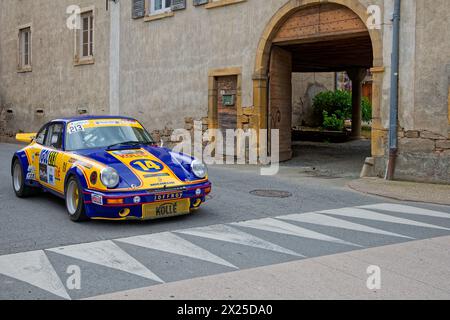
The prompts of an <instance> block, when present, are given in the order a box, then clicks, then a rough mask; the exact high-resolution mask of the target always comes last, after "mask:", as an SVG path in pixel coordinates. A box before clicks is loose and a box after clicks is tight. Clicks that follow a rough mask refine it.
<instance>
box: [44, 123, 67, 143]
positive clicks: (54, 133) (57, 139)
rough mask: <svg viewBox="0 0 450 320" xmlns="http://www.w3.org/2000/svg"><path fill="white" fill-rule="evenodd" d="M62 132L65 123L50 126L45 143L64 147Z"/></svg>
mask: <svg viewBox="0 0 450 320" xmlns="http://www.w3.org/2000/svg"><path fill="white" fill-rule="evenodd" d="M62 132H63V125H62V124H61V123H55V124H52V125H50V126H49V127H48V134H47V138H46V139H45V145H46V146H47V147H51V148H54V149H62V137H63V136H62Z"/></svg>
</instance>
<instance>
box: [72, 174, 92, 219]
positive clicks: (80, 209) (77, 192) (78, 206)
mask: <svg viewBox="0 0 450 320" xmlns="http://www.w3.org/2000/svg"><path fill="white" fill-rule="evenodd" d="M66 208H67V212H68V213H69V217H70V219H71V220H72V221H75V222H80V221H86V220H88V219H89V218H88V217H87V216H86V213H85V208H84V201H83V192H82V189H81V186H80V183H79V181H78V179H76V178H75V177H73V176H72V177H70V178H69V180H68V181H67V185H66Z"/></svg>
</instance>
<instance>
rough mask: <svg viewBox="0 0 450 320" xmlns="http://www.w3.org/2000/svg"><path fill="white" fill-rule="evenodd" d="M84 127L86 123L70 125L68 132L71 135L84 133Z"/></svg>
mask: <svg viewBox="0 0 450 320" xmlns="http://www.w3.org/2000/svg"><path fill="white" fill-rule="evenodd" d="M84 125H85V123H81V122H73V123H71V124H69V126H68V127H67V132H69V134H74V133H77V132H82V131H84Z"/></svg>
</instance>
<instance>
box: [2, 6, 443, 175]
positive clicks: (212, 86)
mask: <svg viewBox="0 0 450 320" xmlns="http://www.w3.org/2000/svg"><path fill="white" fill-rule="evenodd" d="M393 3H394V0H328V1H321V0H215V1H213V0H211V1H204V0H185V1H183V0H181V1H180V0H172V1H165V0H163V1H157V0H116V1H110V0H108V1H106V0H58V1H54V0H20V1H18V0H1V1H0V111H1V115H0V117H1V118H0V134H1V136H2V139H3V140H7V139H8V137H12V136H13V135H14V134H15V133H16V132H20V131H25V132H26V131H35V130H37V129H38V128H39V127H40V126H41V125H42V124H43V123H44V122H45V121H47V120H49V119H53V118H58V117H61V116H68V115H74V114H83V113H89V114H121V115H128V116H133V117H136V118H138V119H139V120H141V121H142V122H143V124H144V125H145V126H146V127H147V128H149V129H150V131H153V134H154V135H155V138H156V139H160V138H161V139H165V140H169V139H170V135H171V132H172V130H174V129H176V128H188V129H190V128H192V126H193V121H195V120H198V121H201V122H202V124H203V128H204V129H206V128H216V127H221V126H222V125H223V124H224V123H226V125H227V126H229V125H234V126H236V128H255V129H264V128H267V127H268V126H272V122H273V119H274V114H276V115H277V117H275V120H277V118H278V120H279V123H278V125H280V127H281V129H282V130H285V131H286V130H287V131H290V130H291V127H290V126H293V125H295V122H296V116H297V120H298V114H299V111H298V109H296V108H295V106H296V100H295V96H301V95H302V94H303V93H301V94H296V90H300V92H305V89H304V88H305V87H304V86H305V81H306V82H308V78H310V77H311V74H314V73H317V74H318V76H317V77H318V78H320V77H323V74H322V72H338V71H346V70H350V69H351V70H353V69H355V68H370V69H371V71H372V74H373V83H372V104H373V108H374V110H373V133H372V156H373V163H374V165H375V166H374V170H373V174H374V175H380V176H383V175H384V172H385V166H386V165H385V164H386V160H387V135H388V130H389V98H390V70H391V68H390V63H391V59H390V58H391V57H390V56H391V51H392V50H391V48H392V21H391V18H392V13H393ZM73 5H76V6H78V7H79V8H80V9H81V10H80V14H81V16H82V17H85V16H86V15H87V16H89V15H91V16H92V20H89V19H87V20H83V23H82V24H84V23H85V22H86V25H82V26H80V27H81V31H80V30H71V28H69V25H68V24H70V22H71V21H70V17H71V14H72V13H73V12H75V11H73V10H72V11H71V10H68V8H70V7H71V6H73ZM72 9H73V8H72ZM374 10H375V11H374ZM377 10H379V11H377ZM378 13H379V16H378ZM449 16H450V4H449V2H448V0H434V1H432V2H430V1H426V0H406V1H403V2H402V8H401V19H402V20H401V35H400V48H401V49H400V50H401V53H400V75H399V77H400V89H399V106H400V109H399V115H398V116H399V128H400V129H399V157H398V160H397V166H396V177H397V178H399V179H405V180H419V181H430V182H438V183H449V182H450V164H449V163H450V140H449V128H450V115H449V109H450V104H449V80H450V39H449V38H448V35H447V33H446V32H445V31H446V30H449V29H450V21H449V19H448V17H449ZM378 17H379V18H380V19H378ZM90 23H92V26H91V25H90ZM83 28H84V29H83ZM82 30H84V31H85V33H84V34H83V33H82ZM27 32H30V34H29V36H27V35H26V34H25V33H27ZM80 32H81V33H80ZM88 34H89V36H88ZM84 36H85V38H84ZM27 37H30V38H29V39H28V38H27ZM27 39H28V40H27ZM84 40H86V41H87V43H85V42H86V41H84ZM90 46H92V48H91V47H90ZM89 48H90V49H89ZM25 49H26V50H25ZM90 50H92V52H90ZM84 51H86V52H84ZM327 51H330V54H333V55H332V56H331V57H334V58H332V59H330V55H327V54H326V53H327ZM24 52H25V54H24ZM277 52H278V55H277ZM305 52H306V53H305ZM26 53H28V54H29V57H28V56H27V55H26ZM90 53H92V54H90ZM85 54H86V55H87V58H86V59H84V58H83V57H84V55H85ZM80 55H81V58H80ZM27 57H28V58H27ZM276 57H278V59H281V60H279V61H277V60H276V59H277V58H276ZM283 57H284V58H283ZM26 59H29V60H30V61H28V62H29V64H27V65H25V67H24V65H21V64H23V62H24V61H26ZM283 59H284V60H283ZM330 62H332V63H330ZM298 72H300V73H304V75H303V76H301V75H300V76H299V75H295V74H296V73H298ZM292 74H294V76H292ZM305 74H306V75H305ZM227 79H228V80H229V81H230V82H231V83H232V86H233V87H229V88H228V87H227V88H226V89H224V90H221V89H220V88H218V85H220V84H223V83H224V81H226V80H227ZM299 79H300V80H299ZM305 79H306V80H305ZM298 81H300V82H298ZM314 83H315V82H314ZM318 84H319V86H321V85H322V86H324V87H325V88H329V87H331V85H332V82H330V79H329V78H328V79H326V77H325V79H323V80H321V81H319V82H318ZM302 86H303V87H302ZM277 90H278V91H277ZM277 94H278V95H279V96H280V97H281V99H280V100H278V101H276V100H274V99H275V98H276V97H277ZM219 97H220V101H218V100H219ZM219 102H220V103H219ZM222 103H224V104H225V105H226V106H228V107H229V108H231V109H232V110H231V109H226V108H223V107H222V106H221V104H222ZM293 108H294V109H293ZM221 110H225V111H224V112H221ZM275 111H276V112H275ZM225 114H227V115H228V120H227V121H225V120H224V119H225V118H226V117H225ZM230 115H231V116H230ZM230 119H231V122H230ZM281 124H283V125H281ZM272 127H276V124H275V126H272ZM287 131H286V132H287ZM286 141H287V142H289V139H287V140H286ZM287 144H289V143H287ZM286 155H287V156H288V153H286Z"/></svg>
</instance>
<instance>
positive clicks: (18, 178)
mask: <svg viewBox="0 0 450 320" xmlns="http://www.w3.org/2000/svg"><path fill="white" fill-rule="evenodd" d="M13 184H14V190H15V191H17V192H19V191H20V188H21V187H22V168H21V167H20V164H19V163H18V162H16V164H15V165H14V171H13Z"/></svg>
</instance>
